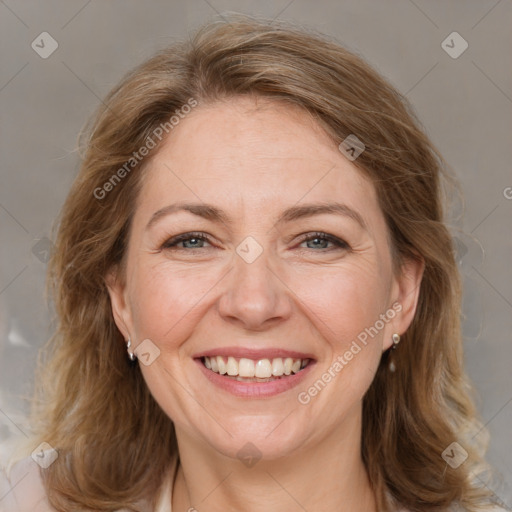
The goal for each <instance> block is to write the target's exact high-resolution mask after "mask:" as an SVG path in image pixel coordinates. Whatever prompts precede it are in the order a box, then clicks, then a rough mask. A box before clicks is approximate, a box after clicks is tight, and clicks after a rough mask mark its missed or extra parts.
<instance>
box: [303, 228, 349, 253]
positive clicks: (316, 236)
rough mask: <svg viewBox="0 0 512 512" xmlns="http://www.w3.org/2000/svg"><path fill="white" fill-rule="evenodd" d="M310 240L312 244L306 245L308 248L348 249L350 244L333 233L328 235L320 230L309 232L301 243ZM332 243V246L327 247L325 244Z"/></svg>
mask: <svg viewBox="0 0 512 512" xmlns="http://www.w3.org/2000/svg"><path fill="white" fill-rule="evenodd" d="M310 242H312V245H311V246H309V247H308V249H324V250H336V249H345V250H347V249H350V246H349V245H348V244H347V242H345V241H344V240H341V239H340V238H338V237H335V236H333V235H329V234H327V233H323V232H321V231H318V232H315V233H310V234H308V235H307V236H305V237H304V238H303V239H302V241H301V244H303V243H307V244H309V243H310ZM329 243H331V244H334V246H335V247H334V248H332V247H331V248H329V247H327V244H329Z"/></svg>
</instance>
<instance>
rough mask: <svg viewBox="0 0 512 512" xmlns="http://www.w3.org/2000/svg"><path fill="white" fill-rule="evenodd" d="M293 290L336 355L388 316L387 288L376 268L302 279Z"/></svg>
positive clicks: (319, 273) (345, 268) (349, 266)
mask: <svg viewBox="0 0 512 512" xmlns="http://www.w3.org/2000/svg"><path fill="white" fill-rule="evenodd" d="M290 288H291V289H292V290H294V291H297V296H298V297H299V299H300V302H302V303H303V304H304V305H305V306H306V307H305V308H304V310H305V311H308V310H309V311H310V313H309V315H308V316H309V317H310V319H311V321H312V323H314V324H315V327H316V328H317V329H318V331H320V333H321V334H322V337H323V338H324V339H326V340H328V341H329V342H330V345H331V347H332V350H333V351H334V352H336V353H339V352H344V351H345V350H346V348H347V345H350V343H351V341H352V340H354V339H356V338H357V336H358V335H360V333H362V332H363V333H364V332H365V328H368V327H371V326H373V325H374V324H375V322H376V321H377V320H378V319H379V315H381V314H382V313H385V308H386V307H387V302H388V297H387V293H386V291H387V287H386V286H385V283H384V280H383V279H382V275H379V272H378V267H377V266H375V265H369V264H364V263H363V262H361V263H358V264H347V265H345V266H343V267H342V266H339V267H337V268H323V269H321V270H319V271H317V272H315V273H311V274H310V275H307V276H306V275H302V276H301V277H300V279H296V282H295V283H291V285H290Z"/></svg>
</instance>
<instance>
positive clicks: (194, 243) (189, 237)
mask: <svg viewBox="0 0 512 512" xmlns="http://www.w3.org/2000/svg"><path fill="white" fill-rule="evenodd" d="M189 242H190V244H189V245H188V247H187V246H185V247H177V246H178V244H180V243H183V244H188V243H189ZM204 242H208V237H207V236H205V235H204V234H203V233H183V234H182V235H177V236H174V237H172V238H170V239H169V240H167V241H166V242H165V243H164V244H163V245H162V249H171V248H176V249H203V248H204Z"/></svg>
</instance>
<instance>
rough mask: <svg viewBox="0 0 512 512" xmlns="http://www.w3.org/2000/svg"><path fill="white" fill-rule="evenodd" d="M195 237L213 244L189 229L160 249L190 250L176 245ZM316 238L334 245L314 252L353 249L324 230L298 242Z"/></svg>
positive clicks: (206, 235)
mask: <svg viewBox="0 0 512 512" xmlns="http://www.w3.org/2000/svg"><path fill="white" fill-rule="evenodd" d="M193 238H196V239H198V240H202V241H204V242H208V244H210V245H213V243H212V238H211V237H210V236H209V235H208V234H206V233H204V232H203V231H188V232H186V233H181V234H178V235H175V236H171V237H170V238H167V239H166V240H165V241H164V242H163V243H162V244H161V246H160V249H161V250H164V249H174V250H183V251H188V250H189V249H186V248H183V247H176V246H177V244H179V243H181V242H183V241H186V240H190V239H193ZM293 238H296V237H293ZM293 238H292V239H293ZM315 238H318V239H320V240H325V241H327V242H330V243H332V244H334V247H331V248H330V249H319V250H315V249H312V250H313V251H314V252H328V251H332V250H337V249H344V250H350V249H351V246H350V244H348V243H347V242H346V241H345V240H343V239H342V238H339V237H337V236H335V235H331V234H329V233H326V232H324V231H311V232H308V233H303V234H301V235H300V239H299V241H298V242H297V243H298V244H299V245H300V244H302V243H304V242H309V241H311V240H314V239H315ZM292 239H289V241H288V243H289V242H291V240H292ZM206 248H207V247H199V248H198V249H206ZM300 249H302V250H307V249H306V248H300Z"/></svg>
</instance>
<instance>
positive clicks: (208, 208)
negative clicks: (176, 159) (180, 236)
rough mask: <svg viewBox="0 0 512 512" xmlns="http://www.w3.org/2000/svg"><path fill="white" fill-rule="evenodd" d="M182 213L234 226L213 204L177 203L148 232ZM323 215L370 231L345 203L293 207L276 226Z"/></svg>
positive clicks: (153, 220)
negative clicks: (342, 217) (343, 218)
mask: <svg viewBox="0 0 512 512" xmlns="http://www.w3.org/2000/svg"><path fill="white" fill-rule="evenodd" d="M180 211H187V212H190V213H192V214H193V215H197V216H198V217H202V218H204V219H206V220H210V221H212V222H216V223H222V224H226V225H227V226H230V225H232V220H231V219H230V218H229V216H228V215H227V214H226V212H224V211H223V210H221V209H220V208H217V207H216V206H213V205H211V204H206V203H175V204H170V205H168V206H164V207H163V208H161V209H160V210H158V211H156V212H155V213H154V214H153V215H152V216H151V219H149V222H148V223H147V225H146V230H148V229H150V228H151V227H152V226H153V225H154V224H155V223H156V222H157V221H159V220H160V219H161V218H163V217H166V216H168V215H171V214H173V213H177V212H180ZM321 214H335V215H342V216H344V217H348V218H350V219H352V220H354V221H356V222H357V223H358V224H359V225H360V226H361V227H362V228H363V229H364V230H368V227H367V225H366V222H365V221H364V219H363V217H362V216H361V214H360V213H358V212H357V211H356V210H354V209H352V208H350V207H349V206H347V205H346V204H343V203H318V204H305V205H296V206H292V207H290V208H287V209H286V210H284V212H282V213H281V215H280V216H279V218H278V219H277V222H276V224H283V223H286V222H292V221H294V220H298V219H302V218H306V217H312V216H314V215H321Z"/></svg>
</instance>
